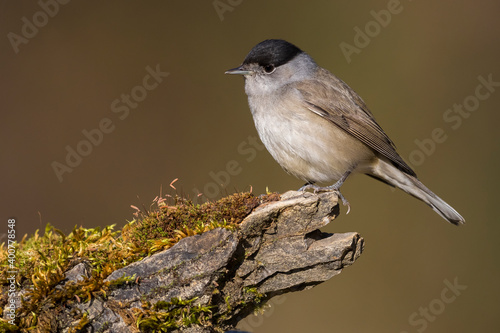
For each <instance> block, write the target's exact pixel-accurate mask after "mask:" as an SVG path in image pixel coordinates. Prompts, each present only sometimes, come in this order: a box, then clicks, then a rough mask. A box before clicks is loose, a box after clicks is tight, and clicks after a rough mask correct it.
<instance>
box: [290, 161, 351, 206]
mask: <svg viewBox="0 0 500 333" xmlns="http://www.w3.org/2000/svg"><path fill="white" fill-rule="evenodd" d="M350 174H351V171H350V170H348V171H346V172H345V173H344V174H343V175H342V177H340V179H339V180H338V181H337V182H336V183H335V184H333V185H330V186H326V187H320V186H318V185H314V182H311V181H309V182H307V183H305V184H304V186H302V187H301V188H300V189H299V191H306V190H309V189H311V190H313V191H314V193H318V192H327V191H335V192H337V194H338V196H339V198H340V200H342V204H343V205H344V206H347V213H346V214H349V212H350V211H351V205H350V204H349V201H347V200H346V198H344V196H343V195H342V193H340V187H341V186H342V184H344V182H345V180H346V179H347V177H349V175H350Z"/></svg>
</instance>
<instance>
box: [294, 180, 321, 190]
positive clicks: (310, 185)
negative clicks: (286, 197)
mask: <svg viewBox="0 0 500 333" xmlns="http://www.w3.org/2000/svg"><path fill="white" fill-rule="evenodd" d="M314 187H317V186H316V185H314V182H311V181H308V182H307V183H305V184H304V186H302V187H301V188H299V189H298V190H297V191H300V192H304V191H305V190H308V189H310V188H314Z"/></svg>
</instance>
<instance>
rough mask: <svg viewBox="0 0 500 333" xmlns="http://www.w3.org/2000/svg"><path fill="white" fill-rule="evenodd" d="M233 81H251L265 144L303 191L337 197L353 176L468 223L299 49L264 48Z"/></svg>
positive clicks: (273, 43)
mask: <svg viewBox="0 0 500 333" xmlns="http://www.w3.org/2000/svg"><path fill="white" fill-rule="evenodd" d="M226 73H227V74H241V75H244V77H245V92H246V94H247V95H248V102H249V106H250V110H251V112H252V115H253V119H254V122H255V126H256V128H257V131H258V133H259V136H260V138H261V140H262V142H263V143H264V145H265V146H266V148H267V150H268V151H269V152H270V153H271V155H272V156H273V157H274V159H275V160H276V161H277V162H278V163H279V164H280V165H281V166H282V167H283V169H285V170H286V171H287V172H288V173H290V174H292V175H294V176H295V177H297V178H299V179H302V180H304V181H305V182H306V185H305V186H304V187H303V188H302V189H307V188H313V189H314V190H315V191H317V190H325V189H327V190H338V189H339V188H340V186H341V185H342V183H343V182H344V180H345V178H347V176H348V175H349V174H351V173H354V172H355V173H364V174H367V175H369V176H371V177H374V178H376V179H378V180H381V181H383V182H385V183H387V184H389V185H391V186H395V187H397V188H400V189H401V190H403V191H405V192H406V193H409V194H411V195H412V196H414V197H416V198H417V199H420V200H422V201H423V202H425V203H426V204H428V205H429V206H430V207H431V208H432V209H434V211H436V212H437V213H438V214H439V215H441V216H442V217H443V218H444V219H446V220H447V221H448V222H450V223H453V224H456V225H458V224H462V223H464V222H465V220H464V218H463V217H462V216H460V214H458V212H457V211H455V210H454V209H453V208H452V207H451V206H450V205H448V204H447V203H446V202H444V201H443V200H442V199H440V198H439V197H438V196H437V195H435V194H434V193H433V192H431V191H430V190H429V189H428V188H427V187H425V185H423V184H422V183H421V182H420V181H419V180H418V179H417V176H416V174H415V172H414V171H413V170H412V169H411V168H410V166H408V164H406V163H405V161H403V159H402V158H401V157H400V156H399V154H398V153H397V152H396V148H395V146H394V143H393V142H392V141H391V139H389V137H388V136H387V135H386V134H385V132H384V131H383V130H382V128H381V127H380V126H379V125H378V124H377V122H376V121H375V118H374V117H373V115H372V113H371V112H370V110H369V109H368V107H367V106H366V104H365V103H364V102H363V100H362V99H361V97H359V96H358V94H356V92H354V90H352V89H351V88H350V87H349V86H348V85H347V84H345V83H344V82H343V81H342V80H340V79H339V78H337V77H336V76H335V75H333V74H332V73H330V72H329V71H327V70H326V69H324V68H321V67H319V66H318V65H317V64H316V63H315V62H314V60H313V59H312V58H311V57H310V56H309V55H307V54H306V53H305V52H303V51H302V50H300V49H299V48H297V47H296V46H294V45H293V44H290V43H288V42H286V41H284V40H279V39H271V40H266V41H263V42H261V43H259V44H258V45H256V46H255V47H254V48H253V49H252V50H251V51H250V53H249V54H248V55H247V57H246V58H245V60H244V62H243V64H242V65H241V66H240V67H238V68H235V69H231V70H229V71H227V72H226ZM332 182H336V183H335V184H334V185H332V186H329V187H326V188H322V187H318V186H316V185H313V184H314V183H332ZM342 198H343V197H342Z"/></svg>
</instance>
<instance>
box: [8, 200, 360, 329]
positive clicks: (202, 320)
mask: <svg viewBox="0 0 500 333" xmlns="http://www.w3.org/2000/svg"><path fill="white" fill-rule="evenodd" d="M337 199H338V198H337V196H336V194H335V193H334V192H330V193H322V194H319V195H316V194H311V193H302V192H287V193H285V194H283V195H281V196H280V195H278V194H268V195H264V196H260V197H255V196H254V195H252V194H251V193H237V194H233V195H231V196H228V197H226V198H223V199H221V200H219V201H215V202H207V203H205V204H203V205H195V204H193V203H192V202H190V201H189V200H185V199H181V198H179V197H174V198H171V199H170V200H168V198H156V199H155V201H154V204H153V205H152V206H151V207H150V208H149V209H144V210H142V211H141V210H139V209H138V208H137V209H136V210H137V211H136V213H135V217H136V218H135V219H134V220H133V221H132V222H130V223H128V224H127V225H126V226H125V227H124V228H123V229H122V230H121V231H120V232H117V231H113V226H110V227H106V228H104V229H102V230H101V229H100V228H94V229H85V228H81V227H80V228H76V227H75V228H74V230H73V231H72V232H71V233H70V234H69V235H65V234H64V233H62V232H60V231H59V230H57V229H55V228H53V227H51V226H50V225H48V226H47V228H46V230H45V234H44V235H43V236H40V235H39V234H38V232H37V233H35V235H34V236H32V237H30V238H28V239H23V241H22V242H21V243H20V244H18V251H17V253H18V258H17V260H18V263H19V267H18V269H19V274H17V275H16V281H15V283H16V285H17V286H18V288H19V289H18V296H20V297H18V299H17V302H16V309H17V310H16V311H17V312H16V321H15V325H11V324H10V323H9V321H8V320H7V317H6V313H7V312H6V311H5V309H6V308H7V306H8V305H9V298H8V297H7V295H8V293H7V292H6V291H7V288H9V283H10V282H9V281H7V280H6V275H5V273H6V272H7V270H8V266H7V265H3V266H2V267H1V269H2V273H4V274H2V280H0V282H1V288H2V297H1V298H0V308H1V309H4V311H3V313H2V315H3V317H4V319H2V320H0V329H3V330H4V331H7V332H8V331H22V332H28V331H31V330H33V329H37V330H38V331H40V332H61V331H62V332H116V331H119V332H138V331H143V332H166V331H175V330H178V331H196V332H222V331H224V330H227V329H230V328H233V327H235V326H236V324H237V323H238V322H239V321H240V320H241V319H243V318H244V317H246V316H247V315H248V314H250V313H252V312H254V311H255V310H256V309H258V308H260V307H262V306H263V304H265V302H267V301H268V300H269V299H270V298H272V297H274V296H276V295H280V294H284V293H288V292H291V291H298V290H303V289H307V288H311V287H313V286H315V285H317V284H319V283H322V282H324V281H326V280H328V279H330V278H331V277H333V276H334V275H337V274H339V273H340V271H341V269H342V268H343V267H345V266H347V265H350V264H352V263H353V262H354V261H355V260H356V259H357V258H358V257H359V256H360V254H361V252H362V250H363V239H362V238H361V237H360V236H359V235H358V234H357V233H345V234H325V233H322V232H321V231H319V228H321V227H322V226H324V225H326V224H327V223H329V222H330V221H331V220H332V219H333V218H335V217H336V216H337V215H338V213H339V206H338V203H337ZM6 258H7V251H6V249H5V247H4V246H2V247H0V260H1V261H2V262H5V259H6Z"/></svg>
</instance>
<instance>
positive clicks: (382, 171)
mask: <svg viewBox="0 0 500 333" xmlns="http://www.w3.org/2000/svg"><path fill="white" fill-rule="evenodd" d="M368 175H369V176H373V177H375V178H377V179H379V180H381V181H383V182H386V183H388V184H389V185H392V186H395V187H397V188H399V189H401V190H403V191H405V192H406V193H408V194H410V195H412V196H414V197H415V198H417V199H419V200H422V201H423V202H425V203H426V204H427V205H429V206H430V207H431V208H432V209H433V210H434V211H435V212H436V213H438V214H439V215H440V216H441V217H442V218H444V219H445V220H446V221H448V222H450V223H452V224H454V225H460V224H464V223H465V219H464V218H463V217H462V216H461V215H460V214H459V213H458V212H457V211H456V210H455V209H453V207H451V206H450V205H448V204H447V203H446V202H444V200H443V199H441V198H440V197H438V196H437V195H435V194H434V193H433V192H432V191H431V190H429V189H428V188H427V187H426V186H425V185H424V184H422V183H421V182H420V181H419V180H418V179H417V178H416V177H414V176H411V175H409V174H407V173H405V172H403V171H401V170H399V169H398V168H396V167H395V166H394V165H392V164H391V163H390V162H388V161H386V160H385V159H379V160H378V163H377V164H376V166H374V167H373V168H372V169H371V170H370V172H369V173H368Z"/></svg>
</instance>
